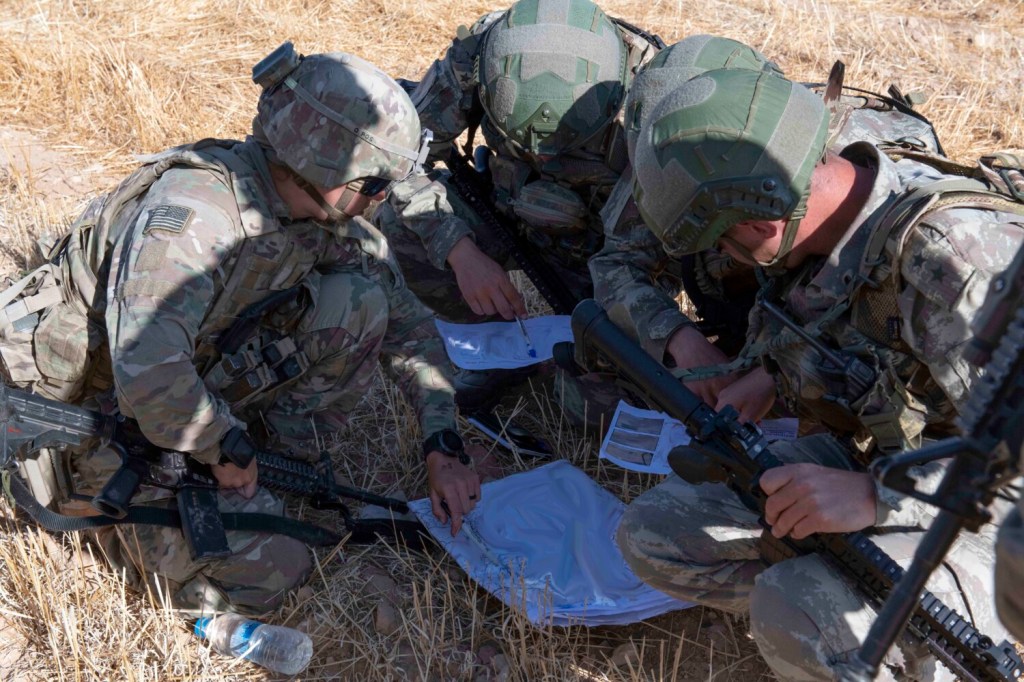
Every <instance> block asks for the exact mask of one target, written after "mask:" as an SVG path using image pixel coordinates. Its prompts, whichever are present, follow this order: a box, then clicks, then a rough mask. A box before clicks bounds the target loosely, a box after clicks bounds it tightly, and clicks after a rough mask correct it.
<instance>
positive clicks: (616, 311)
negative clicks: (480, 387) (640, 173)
mask: <svg viewBox="0 0 1024 682" xmlns="http://www.w3.org/2000/svg"><path fill="white" fill-rule="evenodd" d="M717 68H732V69H735V68H743V69H753V70H765V71H771V72H773V73H778V74H779V75H782V72H781V71H779V69H778V67H777V66H776V64H775V63H774V62H771V61H769V60H768V59H767V58H766V57H765V56H764V55H762V54H761V53H760V52H758V51H756V50H754V49H752V48H750V47H748V46H746V45H743V44H742V43H739V42H737V41H735V40H731V39H728V38H722V37H717V36H709V35H695V36H690V37H687V38H684V39H683V40H681V41H680V42H678V43H676V44H674V45H671V46H669V47H667V48H665V49H664V50H662V51H661V52H659V53H658V55H657V56H655V58H654V59H653V60H651V62H650V63H649V64H647V65H646V66H645V67H644V68H643V69H642V70H641V71H640V72H639V73H638V74H637V76H636V78H635V79H634V81H633V83H632V85H631V86H630V89H629V93H628V94H627V96H626V102H625V130H626V144H627V148H628V150H629V156H630V159H631V160H632V159H633V157H634V154H635V149H636V141H637V138H638V136H639V132H640V129H641V126H642V124H643V122H644V121H646V120H647V119H648V118H649V115H650V112H651V111H652V110H653V109H654V107H655V106H656V105H657V104H658V102H659V101H660V100H661V98H662V97H663V96H664V95H666V94H667V93H669V92H671V91H672V90H674V89H675V88H678V87H679V86H680V85H682V84H683V83H685V82H686V81H688V80H689V79H691V78H693V77H695V76H697V75H699V74H701V73H703V72H704V71H708V70H710V69H717ZM839 85H841V83H837V86H839ZM836 89H837V91H839V90H840V88H839V87H837V88H836ZM827 100H828V106H829V108H830V110H831V111H832V112H833V116H832V117H831V119H830V135H829V148H831V149H836V150H840V149H842V148H843V147H845V146H846V145H847V144H850V143H851V142H854V141H856V140H872V141H875V142H877V143H899V144H903V145H907V146H912V147H914V148H917V149H921V150H928V151H933V152H938V151H940V150H941V147H940V145H939V143H938V140H937V139H936V137H935V133H934V130H933V129H932V127H931V125H930V124H929V123H928V122H927V121H925V120H923V119H922V118H919V117H917V116H916V115H915V114H914V113H913V112H911V111H908V110H907V109H906V108H905V107H904V108H903V110H900V109H899V108H897V107H899V106H901V103H896V102H888V101H884V100H883V99H882V98H878V97H868V96H864V95H862V94H859V93H854V92H853V91H849V90H847V91H843V96H842V97H828V98H827ZM632 189H633V170H632V166H630V168H629V169H627V171H626V172H625V173H623V175H622V177H621V178H620V180H619V183H618V184H617V185H616V187H615V189H614V190H613V192H612V199H611V200H609V202H608V203H607V204H606V205H605V208H604V213H603V216H604V218H605V220H604V224H605V240H604V246H603V247H602V249H601V251H599V252H598V253H597V254H596V255H594V257H592V258H591V259H590V263H589V265H590V273H591V276H592V277H593V281H594V297H595V298H596V299H597V300H598V301H599V302H600V303H601V304H602V306H603V307H604V308H605V310H607V311H608V314H609V316H611V318H612V319H613V320H614V321H615V322H616V324H618V325H619V326H620V327H622V328H623V329H624V330H626V331H627V332H629V333H630V334H632V335H635V336H636V338H637V339H638V340H639V342H640V344H641V345H642V346H643V347H644V349H645V350H646V351H647V352H648V353H649V354H650V355H651V356H652V357H654V358H656V359H658V360H659V361H661V362H662V363H663V364H665V365H666V366H669V367H677V368H679V369H682V370H687V371H689V372H690V373H691V376H692V377H693V379H692V380H690V381H687V386H688V387H689V388H690V389H691V390H692V391H694V392H695V393H697V394H698V395H699V396H700V397H701V399H703V400H704V401H705V402H707V403H709V404H711V405H712V406H718V407H719V408H720V407H721V406H722V404H720V403H719V401H718V393H719V391H721V390H722V389H724V388H725V387H726V386H728V384H729V383H731V381H733V380H734V379H735V378H736V375H735V374H731V373H728V369H729V368H730V366H729V361H730V359H731V358H733V357H734V356H735V355H736V354H737V353H738V352H739V350H740V349H741V348H742V347H743V345H744V343H745V341H746V332H747V317H748V313H749V311H750V309H751V307H752V306H753V302H754V294H755V293H756V291H757V289H758V286H759V284H758V282H757V279H756V276H755V274H754V269H753V268H752V267H750V266H748V265H745V264H743V263H738V262H737V261H735V260H734V259H732V258H731V257H729V256H728V255H726V254H724V253H722V252H721V251H719V250H717V249H707V250H705V251H701V252H699V253H695V254H685V255H683V256H680V257H677V258H673V257H670V256H668V254H666V253H665V251H664V249H662V248H661V242H660V241H659V240H658V238H657V237H656V236H655V235H654V234H653V233H652V232H651V231H650V230H649V229H648V228H647V226H646V225H645V224H644V222H643V220H642V219H641V218H640V214H639V211H638V210H637V208H636V204H635V202H633V198H632ZM665 273H678V274H677V275H676V276H677V277H678V278H679V279H680V280H681V281H682V282H683V286H684V289H685V291H686V294H687V297H688V299H689V300H690V302H691V303H692V304H693V305H694V308H695V315H694V320H691V319H690V318H689V317H688V316H687V315H685V314H683V313H682V312H681V311H680V309H679V305H678V303H677V302H676V300H675V299H674V298H673V297H672V296H670V295H667V293H666V290H665V288H664V287H661V286H658V285H657V284H655V283H656V282H657V281H658V280H659V279H660V278H662V277H664V275H665ZM695 320H699V322H697V323H696V324H695ZM708 336H714V337H716V338H715V342H714V344H713V345H712V344H711V343H709V342H708V341H707V340H706V339H705V337H708ZM702 377H707V378H702Z"/></svg>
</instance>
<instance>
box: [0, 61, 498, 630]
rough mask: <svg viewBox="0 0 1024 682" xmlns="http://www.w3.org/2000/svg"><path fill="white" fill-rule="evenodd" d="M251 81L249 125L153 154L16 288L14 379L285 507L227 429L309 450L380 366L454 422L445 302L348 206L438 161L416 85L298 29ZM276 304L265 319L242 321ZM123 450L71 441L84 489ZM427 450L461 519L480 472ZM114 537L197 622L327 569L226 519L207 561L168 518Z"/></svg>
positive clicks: (445, 424)
mask: <svg viewBox="0 0 1024 682" xmlns="http://www.w3.org/2000/svg"><path fill="white" fill-rule="evenodd" d="M253 77H254V80H255V81H256V82H257V83H258V84H259V85H260V86H261V87H262V94H261V96H260V100H259V104H258V106H257V114H256V117H255V119H254V121H253V135H252V136H251V137H250V138H248V139H246V140H245V141H244V142H236V141H228V140H204V141H201V142H198V143H195V144H189V145H184V146H181V147H176V148H173V149H170V150H168V151H166V152H163V153H160V154H157V155H155V156H153V157H150V158H148V159H147V160H145V162H144V163H143V165H142V166H141V167H140V168H139V169H138V170H136V171H135V172H134V173H133V174H132V175H131V176H129V177H128V178H127V179H126V180H124V181H123V182H122V183H121V184H120V185H119V186H118V187H117V188H116V189H115V190H114V191H112V192H110V193H109V194H106V195H103V196H101V197H98V198H96V199H95V200H94V201H93V202H92V203H91V204H90V205H89V206H88V208H87V209H86V210H85V212H84V213H83V214H82V215H81V216H80V217H79V218H78V220H77V221H76V222H75V224H74V226H73V228H72V230H71V232H70V233H69V234H68V235H67V237H66V238H65V239H63V240H62V241H61V242H60V243H59V244H58V245H57V247H56V248H55V249H54V251H53V252H52V254H51V257H50V260H49V262H48V263H47V264H46V265H44V266H42V267H41V268H40V269H39V270H37V271H36V272H34V273H32V275H30V276H29V277H27V278H26V279H24V280H22V281H21V282H19V283H17V284H16V285H14V286H12V287H11V288H10V289H8V291H6V292H4V293H3V295H2V298H3V300H2V306H0V310H2V312H0V340H2V342H0V359H2V370H3V378H4V380H5V381H7V382H10V383H12V384H14V385H15V386H18V387H21V388H27V389H30V390H32V391H34V392H36V393H38V394H40V395H43V396H46V397H49V398H54V399H58V400H63V401H67V402H72V403H77V404H86V405H91V406H100V407H102V408H103V409H106V410H110V411H113V410H116V411H118V412H120V413H121V414H123V415H126V416H128V417H133V418H135V419H136V420H137V421H138V423H139V426H140V428H141V430H142V432H143V433H144V435H145V436H146V437H147V438H148V439H149V440H150V441H151V442H152V443H153V444H155V445H157V446H159V447H161V448H168V449H172V450H176V451H181V452H185V453H188V454H189V455H190V456H191V457H194V458H195V459H196V460H198V461H200V462H202V463H205V464H209V465H211V469H212V472H213V475H214V476H215V477H216V479H217V480H218V482H219V486H220V494H219V497H218V499H219V504H220V509H221V511H223V512H262V513H270V514H277V515H280V514H282V513H283V502H282V501H281V500H280V499H278V498H276V497H275V496H273V495H272V494H271V493H270V492H268V491H267V490H266V489H264V488H261V487H259V471H258V469H257V466H256V462H255V460H252V461H251V462H248V463H243V462H241V461H236V460H235V459H232V457H231V455H230V454H225V453H224V452H222V451H221V442H222V440H223V439H224V438H225V436H226V435H227V434H229V433H230V432H232V431H234V430H236V429H245V430H248V432H249V433H250V435H251V436H253V437H254V438H255V439H256V440H257V442H258V443H259V444H260V445H262V446H264V447H271V448H276V449H279V450H287V451H288V452H290V453H291V454H292V456H294V457H296V458H299V459H309V458H313V459H314V460H315V459H317V458H318V448H317V447H316V446H315V438H316V434H317V433H319V434H320V435H321V436H323V435H324V434H327V433H332V432H336V431H337V430H338V429H340V428H342V427H343V425H344V424H345V421H346V416H347V414H348V413H349V412H350V411H351V410H352V409H353V408H354V407H355V405H356V404H357V403H358V402H359V401H360V399H361V398H362V396H363V395H364V394H365V392H366V391H367V390H368V389H369V387H370V386H371V385H372V383H373V381H374V378H375V375H376V372H377V364H378V360H379V361H381V362H382V363H383V365H384V368H385V370H386V371H387V372H388V374H389V375H390V376H391V377H392V378H393V379H394V380H395V381H396V382H397V383H398V385H399V386H400V388H401V389H402V391H403V393H404V394H405V395H406V396H407V397H408V398H409V400H410V402H411V403H412V405H413V406H414V408H415V410H416V415H417V417H418V420H419V425H420V429H421V431H422V433H423V435H424V437H425V438H427V437H428V436H431V434H436V433H440V432H444V431H446V430H450V429H453V428H454V427H455V405H454V401H453V391H452V388H451V384H450V382H449V380H448V378H447V375H446V373H445V371H444V368H445V367H446V366H447V359H446V357H445V353H444V350H443V346H442V344H441V341H440V339H439V338H438V337H437V334H436V331H435V329H434V326H433V322H432V316H431V314H430V311H429V310H427V309H426V308H425V307H423V305H422V304H421V303H420V302H419V301H418V300H417V299H416V297H415V296H414V295H413V294H412V293H411V292H410V291H409V290H408V288H406V286H405V282H404V280H403V278H402V274H401V270H400V269H399V266H398V263H397V262H396V261H395V259H394V256H393V254H392V253H391V252H390V250H389V248H388V245H387V242H386V241H385V239H384V237H383V235H381V234H380V233H379V232H378V231H377V230H376V229H374V228H373V227H372V226H371V225H370V224H369V223H367V222H365V221H363V220H362V219H361V218H350V217H349V216H350V215H355V214H358V213H359V212H361V211H362V210H363V208H365V206H366V204H367V203H368V202H369V200H370V197H369V196H366V195H365V194H362V195H359V194H356V193H355V192H353V191H352V190H353V189H354V188H358V187H360V186H365V185H366V184H369V183H372V182H377V183H380V182H393V181H398V180H401V179H402V178H404V177H405V176H407V175H408V174H409V173H410V172H411V171H412V170H413V169H414V168H415V166H416V165H417V163H418V162H419V161H421V160H422V158H423V156H424V155H425V149H424V150H423V151H422V152H421V147H422V145H421V141H422V140H423V137H422V136H421V132H420V131H421V128H420V123H419V118H418V116H417V114H416V110H415V108H414V107H413V105H412V102H411V101H410V100H409V97H408V95H407V94H406V93H405V92H404V91H403V90H402V89H401V88H400V87H399V85H398V84H397V83H396V82H394V81H393V80H392V79H391V78H389V77H388V76H387V75H386V74H384V73H383V72H381V71H380V70H378V69H377V68H376V67H374V66H373V65H371V64H369V63H367V62H365V61H363V60H362V59H359V58H357V57H353V56H351V55H348V54H343V53H331V54H319V55H311V56H308V57H302V56H300V55H298V54H297V53H296V52H295V50H294V49H293V48H292V46H291V43H286V44H284V45H282V46H281V47H280V48H279V49H278V50H276V51H275V52H273V53H272V54H271V55H270V56H268V57H267V58H266V59H265V60H263V61H262V62H260V64H258V65H257V66H256V67H255V68H254V70H253ZM267 301H274V304H273V305H266V302H267ZM261 305H266V309H265V310H263V312H262V313H261V314H258V315H255V316H254V317H253V318H252V319H253V320H254V324H251V325H245V324H241V325H239V324H236V323H237V322H238V321H239V320H243V321H244V320H245V319H247V312H248V311H252V310H254V306H261ZM228 338H232V339H233V341H232V342H231V345H230V347H228V346H226V345H225V339H228ZM428 442H433V441H428ZM104 453H106V454H104ZM110 454H111V453H110V452H109V450H105V451H95V450H89V449H83V451H81V452H78V453H76V454H75V457H74V464H75V468H76V470H77V474H78V476H79V477H80V484H81V485H80V486H79V488H80V489H79V491H78V492H83V493H87V494H94V493H95V492H98V490H99V488H100V487H101V486H102V485H103V484H104V482H105V481H106V479H107V478H109V476H110V474H111V473H112V472H113V471H114V469H116V467H117V465H118V464H119V462H118V461H112V459H111V457H110ZM425 454H426V460H427V468H428V477H429V487H430V494H431V497H432V498H433V500H434V503H435V511H436V512H437V513H438V514H439V515H440V516H442V517H444V516H446V512H445V511H444V510H443V508H442V506H441V504H440V503H441V501H442V499H445V500H447V503H448V507H449V509H450V510H451V515H452V517H453V519H452V523H453V526H452V529H453V532H454V531H456V530H457V529H458V527H459V524H460V521H461V516H462V514H463V513H464V512H467V511H469V509H470V508H472V506H473V505H474V504H475V503H476V502H475V500H477V499H479V496H480V483H479V479H478V477H477V475H476V474H475V473H474V472H473V471H472V470H471V469H469V468H468V467H466V466H464V465H463V464H461V463H460V462H458V461H455V460H454V459H452V458H450V457H448V456H446V453H442V452H440V451H439V450H432V451H430V452H427V453H425ZM473 454H480V452H479V451H478V450H474V451H473ZM114 459H115V460H116V458H114ZM152 500H156V504H158V505H168V506H173V505H174V504H175V503H174V499H173V498H170V499H166V494H165V493H162V492H160V491H154V490H146V489H144V490H143V491H142V492H141V493H140V494H139V495H138V496H136V498H135V499H134V500H133V501H135V502H145V501H152ZM98 539H99V541H100V543H101V544H102V545H103V547H104V550H105V553H106V555H107V556H108V557H109V558H110V560H111V561H112V562H113V563H114V564H115V565H116V566H117V567H118V568H119V569H124V570H125V571H126V572H127V575H128V577H129V580H130V581H132V582H134V583H135V584H137V585H138V586H140V587H141V586H142V585H143V584H145V583H147V582H149V583H154V582H159V584H160V586H159V590H160V591H159V593H160V594H163V595H165V596H167V597H168V598H169V600H170V603H171V604H172V605H173V606H175V607H176V608H179V609H183V610H185V611H187V612H190V613H191V614H193V615H196V614H210V613H215V612H218V611H224V610H231V611H239V612H244V613H259V612H263V611H267V610H270V609H273V608H275V607H276V606H277V605H278V604H280V603H281V600H282V599H283V598H284V595H285V594H286V593H287V592H288V590H289V589H291V588H293V587H295V586H297V585H298V584H299V583H300V582H301V581H303V580H304V579H305V577H306V576H307V575H308V573H309V571H310V568H311V561H310V555H309V552H308V551H307V549H306V548H305V547H304V546H303V545H302V544H301V543H299V542H298V541H296V540H294V539H292V538H290V537H286V536H281V535H270V534H258V533H252V532H234V531H230V532H228V543H229V546H230V548H231V550H232V554H231V556H229V557H227V558H224V559H217V560H208V561H203V562H200V563H197V562H195V561H193V560H192V559H191V558H190V556H189V552H188V549H187V546H186V544H185V542H184V539H183V537H182V534H181V531H180V530H178V529H174V528H163V527H156V526H131V527H129V526H118V527H117V530H103V531H101V532H100V533H99V537H98Z"/></svg>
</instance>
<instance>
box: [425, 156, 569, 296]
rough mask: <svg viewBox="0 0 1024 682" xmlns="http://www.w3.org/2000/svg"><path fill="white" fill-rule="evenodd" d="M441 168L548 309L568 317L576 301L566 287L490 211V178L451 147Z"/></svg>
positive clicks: (513, 228) (510, 224)
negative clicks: (449, 174)
mask: <svg viewBox="0 0 1024 682" xmlns="http://www.w3.org/2000/svg"><path fill="white" fill-rule="evenodd" d="M445 165H446V166H447V167H448V170H449V171H450V172H451V176H450V177H449V180H448V182H449V184H450V185H451V186H452V188H453V189H454V190H455V192H456V193H457V194H458V195H459V197H460V198H461V199H462V200H463V201H465V202H466V204H467V205H468V206H469V207H470V208H471V209H472V210H473V212H474V213H476V215H477V216H479V218H480V220H481V221H483V223H484V224H485V225H487V226H488V227H490V228H491V231H492V232H493V233H494V234H495V235H496V236H497V237H498V240H499V241H500V242H501V245H502V247H503V248H504V249H505V250H506V251H508V253H509V254H510V255H511V256H512V258H513V259H514V260H515V262H516V264H517V265H518V266H519V268H520V269H521V270H522V271H523V272H524V273H526V276H527V277H528V278H529V279H530V281H531V282H533V286H535V287H537V291H538V292H540V295H541V296H543V297H544V300H545V301H547V302H548V305H550V306H551V309H552V310H554V311H555V313H556V314H558V315H568V314H569V313H571V312H572V309H573V306H575V305H576V302H577V299H576V298H575V297H574V296H573V295H572V294H571V293H570V289H569V287H568V286H566V284H565V282H563V281H561V278H560V277H559V276H558V275H557V274H555V273H554V272H552V271H551V269H550V268H549V267H548V266H547V265H545V264H544V263H541V262H538V261H537V259H536V258H535V257H534V256H533V255H532V254H531V252H532V251H534V250H535V249H536V247H534V246H533V245H532V244H530V243H529V242H528V241H526V240H525V239H524V238H523V237H522V235H520V234H519V226H518V225H517V223H516V221H515V220H513V219H511V218H509V217H508V216H505V215H502V214H500V213H499V212H498V211H495V210H494V206H493V205H492V202H491V196H492V194H493V191H492V190H493V188H492V187H491V183H490V176H489V175H487V173H485V172H479V171H477V170H476V167H475V165H474V163H473V161H472V160H471V159H469V158H468V157H467V155H466V154H463V153H462V151H460V150H459V147H458V145H456V144H454V143H453V144H452V146H451V149H450V151H449V154H448V160H447V161H446V162H445Z"/></svg>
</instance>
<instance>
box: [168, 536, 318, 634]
mask: <svg viewBox="0 0 1024 682" xmlns="http://www.w3.org/2000/svg"><path fill="white" fill-rule="evenodd" d="M312 566H313V563H312V558H311V554H310V551H309V549H308V548H307V547H306V546H305V545H304V544H302V543H301V542H299V541H298V540H295V539H293V538H290V537H287V536H284V535H275V536H273V537H272V538H270V539H269V540H267V541H266V542H263V543H261V544H260V545H259V548H258V552H256V553H246V554H241V555H233V556H231V557H228V558H227V559H223V560H220V561H216V562H213V563H212V564H211V565H210V566H209V567H208V568H207V569H206V570H203V571H202V572H201V573H200V574H198V575H196V576H195V577H193V578H192V579H191V580H189V581H188V582H187V583H185V584H184V585H182V586H181V587H180V589H178V590H177V591H176V592H174V593H173V595H172V597H171V600H172V606H173V607H174V608H176V609H179V610H183V611H186V612H188V613H192V614H195V615H200V614H205V615H209V614H211V613H219V612H232V613H241V614H243V615H248V616H256V615H260V614H264V613H267V612H269V611H273V610H275V609H277V608H278V607H279V606H281V604H282V603H283V602H284V599H285V597H286V596H287V595H288V593H289V592H291V591H292V590H295V589H297V588H298V587H300V586H302V585H303V584H304V583H305V582H306V580H307V579H308V578H309V574H310V572H311V571H312Z"/></svg>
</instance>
